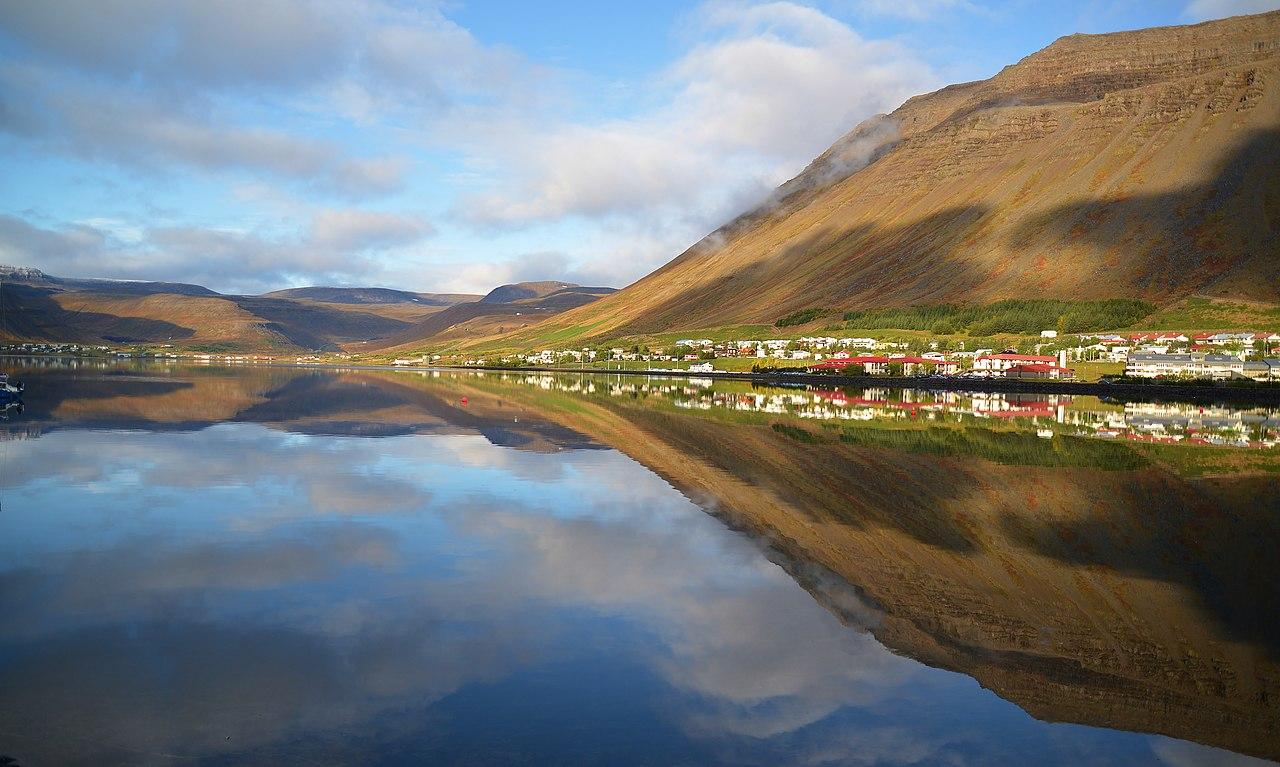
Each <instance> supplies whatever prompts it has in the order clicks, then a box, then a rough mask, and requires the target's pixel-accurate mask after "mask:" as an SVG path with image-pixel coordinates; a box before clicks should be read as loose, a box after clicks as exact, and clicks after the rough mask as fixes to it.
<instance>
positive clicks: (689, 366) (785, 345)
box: [0, 330, 1280, 382]
mask: <svg viewBox="0 0 1280 767" xmlns="http://www.w3.org/2000/svg"><path fill="white" fill-rule="evenodd" d="M1007 343H1008V344H1009V345H1002V346H996V345H992V344H991V339H958V338H948V337H942V338H922V337H913V338H908V339H903V338H900V337H899V338H873V337H835V336H805V337H800V338H768V339H745V340H727V341H714V340H712V339H709V338H681V339H678V340H676V341H674V342H673V343H671V344H670V346H665V347H664V346H657V345H655V346H652V347H651V346H648V345H639V344H636V345H632V346H630V347H625V346H603V345H601V346H597V347H582V348H578V349H543V350H540V351H536V352H531V353H511V354H502V355H489V356H477V355H463V356H458V355H449V356H445V355H442V354H439V353H424V354H421V355H417V356H412V357H397V358H394V359H391V360H386V359H378V358H376V357H372V358H366V357H363V356H361V355H355V354H350V353H339V352H319V351H317V352H314V353H310V354H301V355H288V356H284V355H273V354H268V353H260V352H259V353H251V352H229V351H228V352H210V351H199V350H184V349H179V348H175V347H174V346H173V345H172V344H160V345H148V346H139V347H123V348H121V347H108V346H102V345H97V346H89V345H80V344H69V343H50V342H27V343H11V344H7V345H3V346H0V353H6V354H18V355H35V356H41V355H55V356H57V355H61V356H114V357H117V358H130V357H136V358H152V359H183V360H187V361H191V362H196V363H205V364H214V363H218V364H253V363H287V364H299V365H317V364H332V363H341V364H385V363H389V364H391V365H392V366H395V367H430V366H463V367H545V368H565V367H569V368H576V367H581V368H587V367H590V368H593V369H614V368H617V369H627V370H635V371H648V372H680V373H694V374H697V373H715V372H776V371H796V370H803V371H806V372H809V373H817V374H824V373H825V374H839V375H860V376H907V377H929V376H953V377H963V378H1004V379H1014V380H1097V379H1098V378H1100V377H1105V378H1126V379H1146V380H1152V381H1156V380H1172V381H1193V380H1203V381H1239V382H1248V381H1255V382H1276V381H1280V333H1275V332H1252V331H1244V332H1216V333H1211V332H1201V333H1184V332H1176V331H1168V332H1146V333H1128V334H1124V333H1091V334H1090V333H1082V334H1071V335H1060V334H1059V333H1058V332H1057V331H1054V330H1046V331H1043V332H1041V333H1040V335H1039V336H1038V337H1024V338H1015V339H1011V340H1009V341H1008V342H1007ZM966 347H972V348H966ZM1082 369H1087V371H1088V373H1087V374H1083V375H1082V372H1081V371H1082Z"/></svg>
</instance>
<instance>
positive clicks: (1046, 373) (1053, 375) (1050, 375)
mask: <svg viewBox="0 0 1280 767" xmlns="http://www.w3.org/2000/svg"><path fill="white" fill-rule="evenodd" d="M1073 376H1075V371H1074V370H1072V369H1071V368H1064V367H1061V366H1059V365H1054V364H1050V363H1043V362H1027V363H1023V364H1020V365H1013V366H1011V367H1007V368H1005V370H1004V377H1005V378H1014V379H1018V380H1023V381H1044V380H1050V379H1060V378H1072V377H1073Z"/></svg>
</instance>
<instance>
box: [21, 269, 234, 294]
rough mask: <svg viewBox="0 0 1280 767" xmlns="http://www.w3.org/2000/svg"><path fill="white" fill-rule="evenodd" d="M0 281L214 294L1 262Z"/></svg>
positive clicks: (167, 284)
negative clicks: (60, 274)
mask: <svg viewBox="0 0 1280 767" xmlns="http://www.w3.org/2000/svg"><path fill="white" fill-rule="evenodd" d="M0 282H8V283H18V284H22V285H30V286H33V287H51V288H57V289H59V290H88V291H95V292H100V293H112V294H114V295H119V296H150V295H154V294H157V293H170V294H173V295H180V296H216V295H218V294H217V293H215V292H214V291H212V290H209V289H208V288H206V287H202V286H200V285H189V284H187V283H183V282H147V281H145V280H107V279H98V278H69V277H52V276H50V275H47V274H45V273H44V272H42V271H40V270H39V269H32V268H31V267H25V266H0Z"/></svg>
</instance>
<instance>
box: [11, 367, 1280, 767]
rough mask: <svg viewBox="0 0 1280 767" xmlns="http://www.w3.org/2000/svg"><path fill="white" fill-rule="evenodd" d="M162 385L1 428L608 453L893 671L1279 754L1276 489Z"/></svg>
mask: <svg viewBox="0 0 1280 767" xmlns="http://www.w3.org/2000/svg"><path fill="white" fill-rule="evenodd" d="M166 376H167V377H166ZM166 376H160V375H155V374H152V373H148V372H146V371H134V372H133V373H131V374H130V375H127V376H119V377H117V378H114V379H110V380H108V381H106V382H105V383H106V385H105V387H104V385H103V382H101V381H100V382H98V383H96V384H94V385H93V386H89V387H85V389H84V390H83V391H84V392H85V393H84V394H83V396H82V394H80V393H79V392H80V391H81V390H79V389H77V388H76V387H75V386H69V387H63V386H59V387H57V389H58V391H59V392H61V393H60V394H59V395H58V396H57V398H56V399H53V398H51V399H49V400H48V401H43V400H40V399H39V398H38V397H36V398H33V401H32V402H31V403H30V404H29V407H28V411H27V413H26V414H24V416H23V418H22V420H23V421H25V422H29V423H30V422H34V423H40V424H43V425H44V428H51V429H52V428H68V427H77V428H80V427H93V428H98V427H109V428H143V429H170V428H195V427H198V426H199V425H201V424H210V423H214V422H218V421H222V420H231V421H253V422H259V423H263V424H266V425H268V426H271V427H272V428H278V429H281V430H287V431H291V432H297V433H320V434H350V435H370V436H377V435H381V434H403V433H410V432H413V433H426V432H431V433H481V434H484V435H485V436H486V437H487V438H488V439H489V440H490V441H491V442H494V443H495V444H501V445H510V446H513V447H519V448H521V449H528V450H539V451H544V450H555V449H563V448H581V447H598V446H609V447H614V448H617V449H618V450H620V451H622V452H624V453H626V454H627V455H629V456H630V457H632V458H634V459H635V460H637V461H639V462H641V463H643V464H644V465H645V466H647V467H648V468H649V469H651V470H653V471H654V472H656V473H657V474H659V475H661V476H662V477H664V478H665V479H666V480H667V481H668V482H670V483H671V484H672V485H674V486H675V487H677V488H679V489H680V490H681V491H682V492H683V493H684V494H686V495H687V496H689V497H690V498H692V499H694V500H696V501H697V502H698V503H700V504H701V505H702V506H703V507H704V508H706V509H707V510H708V511H710V512H711V513H714V514H716V515H717V516H719V517H720V518H722V519H724V520H725V521H726V522H727V523H728V524H730V525H732V526H734V527H735V528H738V529H742V530H744V531H746V532H748V533H749V534H751V535H752V536H754V537H755V538H757V539H758V540H760V541H761V542H762V543H763V544H764V545H766V546H768V547H769V548H770V549H772V550H773V552H774V559H775V561H777V562H779V563H780V564H781V565H782V566H784V567H786V568H787V569H788V571H790V572H791V573H792V574H793V575H794V576H795V577H796V579H797V580H798V581H799V582H801V583H802V584H803V585H804V586H805V587H806V588H808V589H809V590H810V591H811V592H812V593H814V595H815V597H816V598H818V599H819V600H820V601H821V602H823V604H824V605H827V606H828V607H829V608H830V609H832V610H833V612H835V613H836V614H837V615H839V616H840V617H841V618H842V619H843V620H846V621H848V622H850V623H851V624H857V625H858V626H859V627H861V628H866V629H867V630H870V631H871V632H872V633H873V634H874V635H875V637H876V638H877V639H878V640H879V641H880V642H882V643H884V644H885V645H886V646H888V647H890V648H892V649H893V650H895V651H897V652H899V653H902V654H904V655H908V656H910V657H913V658H916V659H919V660H921V661H923V662H925V663H928V664H930V665H933V666H938V667H943V668H948V669H953V670H956V671H960V672H963V673H965V674H968V675H970V676H972V677H974V678H976V679H977V680H978V681H979V682H981V683H982V684H983V685H984V686H986V687H989V688H991V689H993V690H994V691H996V692H997V693H998V694H1000V695H1001V696H1003V697H1005V698H1007V699H1009V700H1012V701H1014V702H1016V703H1017V704H1018V705H1020V706H1022V707H1023V708H1024V709H1026V710H1028V711H1029V712H1031V713H1032V714H1033V715H1035V716H1037V717H1039V718H1042V719H1047V720H1059V721H1073V722H1082V723H1088V724H1095V725H1100V726H1105V727H1110V728H1119V729H1129V730H1138V731H1146V732H1158V733H1163V734H1168V735H1171V736H1175V737H1179V738H1186V739H1190V740H1195V741H1199V742H1202V743H1207V744H1211V745H1216V746H1222V747H1225V748H1229V749H1231V750H1235V751H1241V752H1246V753H1251V754H1256V755H1260V756H1267V757H1271V758H1276V757H1280V734H1278V733H1277V728H1276V727H1275V722H1276V721H1277V720H1278V719H1280V702H1278V701H1280V627H1277V625H1276V622H1275V620H1274V616H1275V615H1277V614H1280V588H1277V586H1276V584H1277V583H1278V582H1280V580H1278V577H1280V565H1277V562H1276V559H1275V556H1274V552H1275V551H1277V550H1280V517H1277V514H1276V512H1277V511H1280V505H1278V504H1277V501H1276V498H1277V491H1278V490H1280V479H1278V478H1277V474H1276V473H1274V472H1271V473H1265V472H1264V473H1259V472H1253V473H1249V474H1234V475H1232V474H1223V475H1218V476H1212V477H1207V478H1199V479H1195V478H1187V477H1185V476H1181V475H1180V474H1179V473H1178V472H1176V471H1173V470H1171V469H1170V468H1169V466H1168V465H1167V464H1166V462H1165V460H1164V459H1163V457H1162V455H1161V454H1158V453H1155V454H1149V453H1142V452H1137V450H1138V448H1137V447H1130V446H1128V445H1124V444H1119V443H1114V442H1107V441H1102V440H1085V439H1084V438H1077V437H1071V436H1064V435H1057V436H1055V437H1054V438H1053V439H1042V438H1040V437H1039V436H1038V435H1037V434H1036V432H1035V430H1034V428H1032V430H1031V431H1030V433H1028V431H1027V430H1026V429H1022V430H1017V429H1014V430H1010V431H1004V432H1002V431H999V430H998V429H996V428H995V427H988V426H978V427H975V426H973V425H971V424H970V425H962V428H961V429H960V430H953V431H951V432H945V433H938V434H934V433H931V432H930V431H929V430H915V431H912V432H910V433H905V436H904V434H903V433H896V432H894V433H890V432H885V431H880V432H877V431H875V430H874V429H872V428H869V427H867V426H865V425H863V426H859V425H858V424H852V425H848V428H846V426H845V425H842V426H841V427H840V428H826V427H823V426H822V425H820V424H818V423H816V422H814V421H813V420H810V419H806V418H803V417H801V416H799V415H795V414H792V413H788V412H785V411H784V412H763V413H755V414H753V417H752V419H751V420H743V421H728V420H722V419H719V418H716V417H710V416H709V415H708V411H706V410H703V409H699V408H678V407H664V406H663V403H661V402H655V401H651V400H648V399H646V398H645V397H644V396H640V394H639V393H636V392H632V393H628V395H627V396H617V397H615V396H602V395H601V391H603V390H604V388H605V387H601V389H600V390H597V391H594V392H593V391H591V390H589V389H588V388H585V387H579V391H578V392H563V391H555V390H552V389H548V388H537V387H531V386H528V385H527V384H525V383H523V382H518V381H502V380H499V379H496V378H494V377H488V378H480V377H472V376H448V375H446V376H443V377H438V378H433V377H429V376H428V377H418V376H415V375H411V374H405V373H376V372H351V373H342V374H331V373H322V372H317V371H295V370H283V369H265V368H264V369H260V370H252V371H237V372H236V373H235V374H234V375H222V374H219V373H217V372H216V371H212V370H210V371H194V372H190V373H181V374H166ZM52 388H53V387H50V390H52ZM34 389H35V387H33V390H34ZM796 396H799V395H798V394H797V395H796ZM464 397H465V398H466V404H465V405H464V404H463V398H464ZM810 399H812V398H810ZM1021 406H1022V405H1021V404H1020V405H1019V407H1021ZM886 434H891V436H886ZM966 435H967V436H966ZM1070 440H1078V441H1070ZM1203 449H1214V450H1230V448H1203ZM1267 455H1269V453H1268V454H1267ZM1267 460H1271V461H1274V460H1275V459H1274V458H1268V459H1267ZM851 593H852V595H853V596H851ZM851 604H852V605H854V606H855V607H856V609H851V608H849V605H851ZM864 605H869V606H870V612H868V610H867V609H865V608H864V607H863V606H864Z"/></svg>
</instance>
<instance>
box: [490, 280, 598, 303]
mask: <svg viewBox="0 0 1280 767" xmlns="http://www.w3.org/2000/svg"><path fill="white" fill-rule="evenodd" d="M576 287H579V286H578V285H574V284H573V283H569V282H555V281H554V280H547V281H544V282H517V283H515V284H513V285H499V286H498V287H496V288H494V289H493V290H491V291H489V294H488V295H486V296H485V297H484V298H482V299H480V303H482V304H509V303H511V302H512V301H520V300H522V299H526V298H541V297H542V296H545V295H547V294H549V293H555V292H556V291H559V290H564V289H565V288H576Z"/></svg>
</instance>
